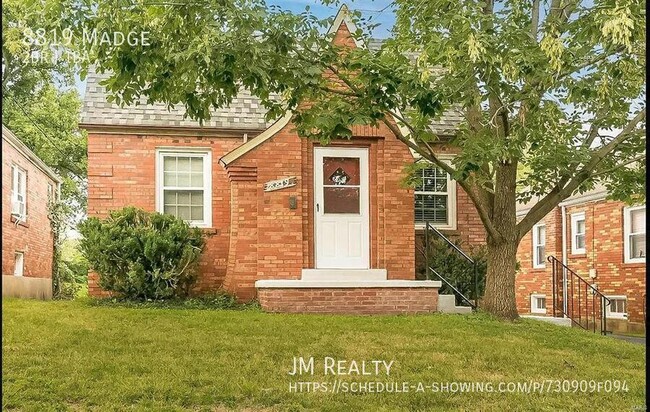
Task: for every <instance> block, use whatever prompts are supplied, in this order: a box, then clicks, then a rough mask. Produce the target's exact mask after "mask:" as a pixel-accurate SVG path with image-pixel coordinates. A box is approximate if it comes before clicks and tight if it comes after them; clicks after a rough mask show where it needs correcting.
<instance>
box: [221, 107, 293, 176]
mask: <svg viewBox="0 0 650 412" xmlns="http://www.w3.org/2000/svg"><path fill="white" fill-rule="evenodd" d="M292 116H293V112H291V111H290V110H289V111H287V112H286V113H285V115H284V116H282V117H281V118H279V119H278V120H276V121H275V123H273V124H272V125H271V126H270V127H269V128H268V129H266V130H264V131H263V132H262V133H260V134H258V135H257V136H255V137H254V138H253V139H251V140H249V141H247V142H246V143H244V144H242V145H241V146H239V147H237V148H236V149H234V150H231V151H230V152H228V153H227V154H225V155H224V156H222V157H221V159H219V163H220V164H221V165H222V166H224V167H227V166H228V165H229V164H231V163H232V162H234V161H235V160H237V159H239V158H240V157H242V156H243V155H245V154H246V153H248V152H250V151H251V150H253V149H255V148H256V147H257V146H259V145H261V144H262V143H264V142H266V141H267V140H269V139H270V138H271V137H273V136H274V135H275V134H276V133H277V132H279V131H280V130H282V128H283V127H285V126H286V125H287V124H289V121H290V120H291V117H292Z"/></svg>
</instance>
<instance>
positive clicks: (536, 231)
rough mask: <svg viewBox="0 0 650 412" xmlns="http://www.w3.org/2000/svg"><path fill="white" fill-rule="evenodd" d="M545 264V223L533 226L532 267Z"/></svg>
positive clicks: (536, 267) (541, 266)
mask: <svg viewBox="0 0 650 412" xmlns="http://www.w3.org/2000/svg"><path fill="white" fill-rule="evenodd" d="M545 266H546V225H545V224H543V223H540V224H537V225H535V226H533V268H535V269H539V268H543V267H545Z"/></svg>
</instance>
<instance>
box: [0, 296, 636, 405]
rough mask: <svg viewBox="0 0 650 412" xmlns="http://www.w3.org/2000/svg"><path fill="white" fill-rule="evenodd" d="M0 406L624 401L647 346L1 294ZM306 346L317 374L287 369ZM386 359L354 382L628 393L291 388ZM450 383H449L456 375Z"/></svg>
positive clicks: (494, 324)
mask: <svg viewBox="0 0 650 412" xmlns="http://www.w3.org/2000/svg"><path fill="white" fill-rule="evenodd" d="M2 315H3V318H2V319H3V320H2V323H3V335H2V349H3V355H4V356H3V360H2V366H3V368H2V384H3V398H2V407H3V410H25V411H32V410H34V411H49V410H98V411H110V410H116V411H117V410H120V411H122V410H126V409H128V410H170V411H172V410H192V411H196V410H217V411H221V410H231V409H234V410H240V409H242V410H247V411H256V410H264V411H272V410H273V411H274V410H283V411H284V410H329V411H341V410H369V411H400V410H403V411H413V410H468V411H478V410H501V411H510V410H553V411H555V410H590V411H593V410H631V408H633V407H639V406H641V405H644V404H645V372H644V370H645V347H644V346H639V345H633V344H630V343H628V342H623V341H619V340H615V339H612V338H606V337H602V336H599V335H594V334H591V333H587V332H584V331H581V330H577V329H570V328H562V327H558V326H554V325H550V324H546V323H542V322H538V321H533V320H524V321H520V322H514V323H508V322H500V321H496V320H494V319H491V318H490V317H488V316H486V315H471V316H460V315H430V316H376V317H360V316H315V315H277V314H265V313H262V312H259V311H257V310H247V311H212V310H182V309H177V310H172V309H127V308H117V307H97V306H91V305H89V303H88V301H87V300H83V299H81V300H77V301H74V302H40V301H28V300H21V301H19V300H4V299H3V302H2ZM294 356H303V357H309V356H314V357H315V359H316V361H315V374H314V376H304V375H303V376H302V377H300V378H298V377H293V376H290V375H289V374H288V372H289V371H290V370H291V369H292V366H293V357H294ZM326 356H331V357H334V358H337V359H347V360H353V359H354V360H359V361H361V360H368V361H369V360H384V361H386V362H390V361H393V362H394V363H393V366H392V368H391V374H390V376H386V375H380V376H341V377H339V379H340V381H342V382H345V383H348V384H349V383H351V382H370V381H381V382H399V385H400V387H401V385H402V382H408V385H415V384H417V383H418V382H422V383H423V385H431V384H432V383H433V382H448V383H450V382H459V381H462V382H491V383H493V385H494V387H495V388H496V387H497V386H498V383H499V382H502V381H503V382H528V381H531V380H539V381H541V380H546V379H550V380H564V379H566V380H587V381H589V380H594V381H605V380H621V381H622V380H624V381H626V385H627V387H628V391H627V392H619V393H614V392H609V393H607V392H604V388H603V389H601V392H600V393H580V392H577V393H573V392H571V393H553V392H551V393H541V394H540V393H528V394H526V393H460V392H457V393H440V392H433V391H431V390H430V389H425V391H424V392H416V390H417V388H415V389H411V390H409V392H408V393H364V394H360V393H322V392H318V393H295V392H294V393H292V392H290V391H289V386H290V384H292V383H294V384H296V382H299V381H303V382H307V381H317V382H328V383H330V384H332V382H333V381H334V379H335V378H336V377H335V376H325V375H324V374H323V364H322V359H323V358H324V357H326ZM450 388H451V386H450Z"/></svg>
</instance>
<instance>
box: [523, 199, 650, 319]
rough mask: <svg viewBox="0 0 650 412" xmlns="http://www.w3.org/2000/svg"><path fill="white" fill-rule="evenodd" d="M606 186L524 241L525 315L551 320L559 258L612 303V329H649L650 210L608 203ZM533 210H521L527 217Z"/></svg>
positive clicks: (570, 203)
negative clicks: (649, 265) (649, 233)
mask: <svg viewBox="0 0 650 412" xmlns="http://www.w3.org/2000/svg"><path fill="white" fill-rule="evenodd" d="M606 196H607V191H606V190H605V188H603V187H597V188H596V189H594V190H592V191H589V192H587V193H583V194H580V195H574V196H572V197H570V198H568V199H567V200H565V201H564V202H562V203H560V205H559V206H558V207H557V208H555V209H554V210H553V211H552V212H550V213H549V214H548V215H546V217H545V218H544V219H543V220H542V221H540V222H539V223H538V224H537V225H535V227H534V228H533V229H532V231H531V232H529V233H527V234H526V236H525V237H524V238H523V239H522V241H521V243H520V245H519V249H518V252H517V255H518V260H519V264H520V270H519V272H518V274H517V279H516V285H517V307H518V309H519V312H520V313H522V314H533V315H545V316H550V315H551V300H552V285H551V271H552V266H551V265H550V264H549V262H548V261H547V259H546V258H547V257H548V256H555V257H556V258H557V259H558V260H560V261H562V262H563V263H564V264H565V265H567V266H568V267H569V268H570V269H571V270H573V271H574V272H576V273H577V274H578V275H579V276H580V277H582V278H583V279H585V280H586V281H587V282H588V283H590V284H592V285H594V286H595V287H596V288H597V289H598V290H599V291H600V292H601V293H603V294H604V295H605V296H607V297H608V298H610V299H611V300H612V304H611V307H608V308H607V309H606V311H607V325H608V326H607V329H608V330H615V331H625V330H630V331H641V330H645V317H646V313H645V306H646V267H645V265H646V258H645V205H644V204H641V205H635V206H628V205H625V204H624V203H622V202H618V201H612V200H607V199H606ZM529 206H531V205H527V206H521V207H520V208H519V210H518V216H520V217H523V216H524V215H525V213H526V212H527V211H528V209H529Z"/></svg>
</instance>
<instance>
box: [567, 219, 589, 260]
mask: <svg viewBox="0 0 650 412" xmlns="http://www.w3.org/2000/svg"><path fill="white" fill-rule="evenodd" d="M586 232H587V225H586V219H585V214H584V212H582V213H573V214H572V215H571V253H573V254H574V255H580V254H585V253H587V246H586V240H587V236H586Z"/></svg>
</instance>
